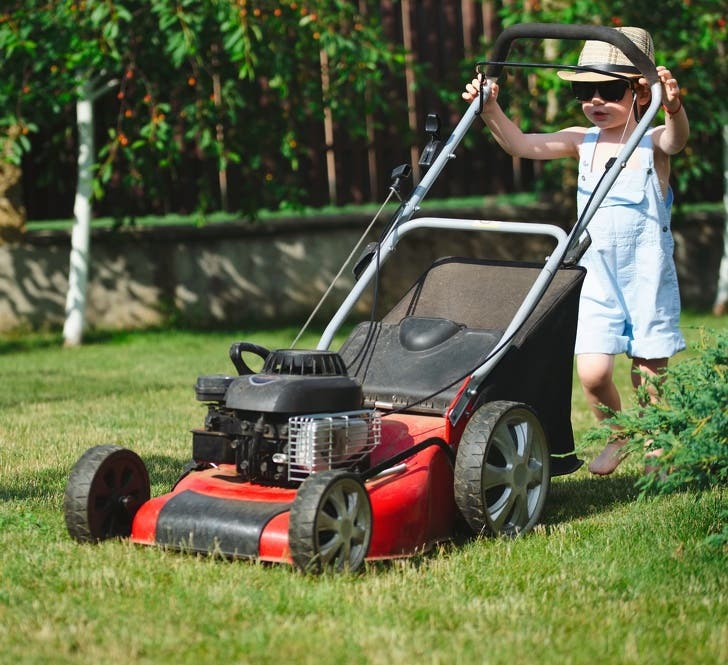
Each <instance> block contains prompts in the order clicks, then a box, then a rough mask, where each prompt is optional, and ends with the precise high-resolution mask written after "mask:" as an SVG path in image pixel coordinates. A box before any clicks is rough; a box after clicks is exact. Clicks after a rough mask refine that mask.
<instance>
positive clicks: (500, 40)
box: [486, 23, 659, 86]
mask: <svg viewBox="0 0 728 665" xmlns="http://www.w3.org/2000/svg"><path fill="white" fill-rule="evenodd" d="M516 39H573V40H587V39H589V40H595V41H601V42H607V43H608V44H611V45H612V46H616V47H617V48H618V49H619V50H620V51H622V53H624V55H625V56H627V58H629V60H630V61H631V62H632V64H633V65H634V66H635V67H637V69H639V70H640V72H642V75H643V76H644V77H645V78H646V79H647V82H648V83H649V84H650V86H652V85H653V84H654V83H658V82H659V76H658V74H657V68H656V67H655V63H653V62H652V60H650V59H649V58H648V57H647V56H646V55H645V54H644V53H643V52H642V51H641V50H640V49H639V48H638V47H637V45H636V44H635V43H634V42H633V41H632V40H631V39H630V38H629V37H627V35H625V34H624V33H622V32H620V31H619V30H615V29H614V28H607V27H605V26H603V25H561V24H553V23H520V24H518V25H512V26H510V27H508V28H506V29H505V30H504V31H503V32H502V33H501V34H500V35H498V37H497V38H496V40H495V43H494V44H493V54H492V57H491V60H493V61H495V62H493V63H492V64H491V65H490V66H489V68H488V70H487V71H486V76H487V77H489V78H498V76H500V73H501V71H502V69H503V62H502V61H504V60H506V58H507V57H508V53H509V51H510V50H511V44H512V43H513V41H514V40H516Z"/></svg>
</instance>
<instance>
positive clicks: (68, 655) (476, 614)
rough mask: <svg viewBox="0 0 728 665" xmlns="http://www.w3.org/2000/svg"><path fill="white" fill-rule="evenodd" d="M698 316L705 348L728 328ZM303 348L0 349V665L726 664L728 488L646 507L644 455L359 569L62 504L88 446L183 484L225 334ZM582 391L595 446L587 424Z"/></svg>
mask: <svg viewBox="0 0 728 665" xmlns="http://www.w3.org/2000/svg"><path fill="white" fill-rule="evenodd" d="M683 323H684V331H685V333H686V336H687V337H688V339H689V342H690V343H691V344H692V343H693V342H695V341H696V340H697V339H698V337H699V335H700V330H701V328H702V327H708V328H718V327H723V326H725V325H727V324H728V321H726V319H725V318H723V319H716V318H713V317H710V316H707V315H704V316H700V315H690V314H686V315H685V316H684V318H683ZM295 333H296V331H295V330H282V331H277V332H267V331H256V332H245V331H237V332H229V333H195V332H140V333H133V334H132V333H129V334H121V333H119V334H108V335H95V336H92V337H91V339H90V341H89V342H88V343H87V344H86V345H84V346H83V347H81V348H78V349H63V348H60V340H59V337H58V336H55V335H48V336H40V335H34V336H31V337H18V338H7V337H6V338H0V654H2V657H1V658H0V660H1V661H2V662H7V663H102V662H103V663H276V664H282V663H337V664H338V663H367V664H368V663H372V664H378V663H382V664H385V663H387V664H388V663H407V664H408V663H443V664H451V663H504V664H505V663H509V664H510V663H522V662H538V663H560V664H561V663H640V664H643V663H655V664H657V663H659V664H664V663H701V664H702V663H705V664H709V663H725V662H728V603H727V602H726V601H727V600H728V599H727V598H726V595H727V591H726V589H727V588H728V584H727V582H728V573H727V569H728V566H727V564H728V559H727V558H726V554H725V552H721V551H720V550H717V549H715V548H713V547H710V546H708V545H707V544H706V542H705V539H706V536H707V535H708V534H710V533H714V532H717V531H719V530H720V529H721V528H722V521H721V520H722V519H724V517H725V511H726V506H727V502H726V496H725V490H724V489H722V490H721V489H716V490H713V491H706V492H701V493H692V492H684V493H681V494H677V495H673V496H669V497H659V498H650V499H647V500H638V496H637V492H636V490H635V489H634V481H635V480H636V479H637V478H638V476H639V474H640V473H641V469H642V465H641V461H640V460H637V459H631V458H630V459H628V460H627V461H626V462H625V463H624V464H623V465H622V466H621V467H620V468H619V469H618V471H617V472H616V473H615V474H614V475H613V476H611V477H609V478H593V477H590V475H589V474H588V472H587V471H586V470H585V469H581V470H580V471H578V472H577V473H575V474H573V475H571V476H567V477H564V478H559V479H556V480H555V481H554V483H553V485H552V491H551V495H550V498H549V502H548V505H547V509H546V512H545V514H544V520H543V524H542V525H540V526H539V527H538V528H537V529H536V530H535V532H534V533H532V534H530V535H528V536H526V537H524V538H520V539H516V540H504V539H495V540H471V541H467V542H464V543H457V544H453V545H447V546H443V547H441V548H439V549H437V550H436V551H434V552H430V553H427V554H424V555H422V556H418V557H415V558H412V559H405V560H400V561H395V562H392V563H389V564H379V563H378V564H368V565H367V568H366V570H365V572H364V573H363V574H362V575H358V576H347V575H341V576H322V577H307V576H303V575H300V574H298V573H297V572H295V571H294V570H293V569H292V568H290V567H288V566H285V565H274V566H272V565H264V564H260V563H251V562H246V561H228V560H223V559H220V558H212V557H198V556H189V555H182V554H178V553H173V552H167V551H163V550H160V549H156V548H147V547H141V546H136V545H131V544H130V543H128V542H123V541H122V542H119V541H110V542H105V543H102V544H100V545H93V546H90V545H79V544H77V543H76V542H74V541H72V540H71V539H70V538H69V537H68V535H67V533H66V529H65V525H64V521H63V511H62V499H63V491H64V488H65V483H66V480H67V478H68V474H69V472H70V469H71V467H72V465H73V464H74V462H75V461H76V460H77V459H78V457H79V456H80V455H81V454H82V453H83V452H84V451H85V450H86V449H87V448H89V447H90V446H94V445H97V444H101V443H115V444H119V445H122V446H126V447H129V448H131V449H133V450H135V451H136V452H138V453H139V454H140V455H141V456H142V458H143V459H144V460H145V462H146V463H147V465H148V467H149V470H150V475H151V480H152V493H153V494H159V493H162V492H164V491H167V490H168V488H169V487H170V485H171V484H172V483H173V482H174V480H175V479H176V477H177V475H178V474H179V472H180V471H181V469H182V467H183V465H184V464H185V462H186V461H187V460H188V459H189V457H190V442H191V438H190V435H189V430H190V429H191V428H193V427H197V426H199V425H200V424H201V422H202V418H203V416H204V408H203V407H202V406H200V404H199V403H197V402H196V401H195V399H194V393H193V390H192V386H193V383H194V381H195V379H196V377H197V376H198V375H199V374H210V373H216V372H230V371H231V369H232V366H231V364H230V361H229V360H228V357H227V349H228V346H229V344H230V342H231V341H235V340H242V339H247V340H250V341H254V342H257V343H259V344H263V345H264V346H268V347H269V348H279V347H285V346H288V344H289V343H290V341H291V340H292V339H293V338H294V336H295ZM315 341H316V336H314V335H308V336H307V337H306V338H304V339H303V340H302V342H301V346H313V345H314V344H315ZM690 353H692V352H686V353H684V354H681V356H679V357H678V360H677V361H678V362H680V361H681V359H684V358H687V357H689V355H690ZM622 360H624V359H622ZM622 360H620V362H619V363H618V367H617V380H618V382H619V384H620V387H621V390H622V394H623V396H624V397H625V402H626V403H627V404H629V402H630V399H631V396H630V389H629V385H630V384H629V374H628V363H627V362H626V361H624V362H622ZM574 385H575V387H574V396H573V412H572V420H573V422H574V427H575V430H576V432H577V439H579V438H580V434H581V433H583V432H584V431H585V430H586V428H588V427H590V426H591V425H592V424H593V419H592V416H591V415H590V414H589V413H588V411H587V409H586V406H585V403H584V400H583V397H582V395H581V391H580V389H579V387H578V385H577V384H576V383H575V384H574ZM596 452H597V451H596V450H591V449H588V448H587V449H583V450H580V451H579V454H580V456H581V457H583V458H585V459H590V458H591V457H592V456H593V455H594V454H596Z"/></svg>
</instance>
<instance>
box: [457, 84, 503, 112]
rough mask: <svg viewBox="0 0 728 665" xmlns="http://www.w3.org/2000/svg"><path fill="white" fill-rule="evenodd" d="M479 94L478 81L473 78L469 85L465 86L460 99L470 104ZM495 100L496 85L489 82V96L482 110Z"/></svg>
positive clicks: (496, 96) (496, 95) (496, 97)
mask: <svg viewBox="0 0 728 665" xmlns="http://www.w3.org/2000/svg"><path fill="white" fill-rule="evenodd" d="M479 94H480V79H477V78H475V79H473V80H472V81H471V82H470V83H467V84H466V85H465V91H464V92H463V94H462V98H463V99H464V100H465V101H466V102H472V101H473V100H474V99H477V97H478V95H479ZM496 99H498V84H497V83H496V82H495V81H491V82H490V95H489V96H488V99H487V100H486V102H485V107H484V108H487V107H488V105H489V104H492V103H494V102H495V100H496ZM491 108H492V107H491Z"/></svg>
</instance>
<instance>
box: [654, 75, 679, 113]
mask: <svg viewBox="0 0 728 665" xmlns="http://www.w3.org/2000/svg"><path fill="white" fill-rule="evenodd" d="M657 75H658V76H659V77H660V81H661V82H662V103H663V104H664V105H665V108H666V109H667V111H668V113H676V112H677V111H679V110H680V103H681V102H680V86H679V85H678V84H677V79H676V78H675V77H674V76H673V75H672V73H671V72H670V70H669V69H667V67H662V66H659V67H658V68H657Z"/></svg>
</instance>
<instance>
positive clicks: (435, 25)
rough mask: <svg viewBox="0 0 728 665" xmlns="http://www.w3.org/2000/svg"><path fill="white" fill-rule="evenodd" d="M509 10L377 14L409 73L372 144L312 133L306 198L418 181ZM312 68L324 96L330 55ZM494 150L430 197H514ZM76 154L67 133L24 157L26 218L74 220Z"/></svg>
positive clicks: (373, 126)
mask: <svg viewBox="0 0 728 665" xmlns="http://www.w3.org/2000/svg"><path fill="white" fill-rule="evenodd" d="M359 2H360V5H361V7H362V10H364V9H366V7H367V6H368V7H371V3H370V2H366V0H359ZM502 4H503V2H495V1H493V0H485V1H482V2H481V1H478V0H381V2H380V3H379V10H378V11H379V12H380V13H379V17H380V20H381V24H382V29H383V30H384V34H385V36H386V38H387V39H388V40H389V41H390V42H391V43H393V44H399V45H403V46H404V47H405V48H406V49H407V50H408V52H409V53H410V54H411V55H410V57H409V59H408V60H407V62H406V63H405V65H404V66H403V71H402V72H399V73H397V75H395V76H394V77H393V78H392V80H391V81H390V82H388V86H387V95H388V98H389V99H390V100H391V105H389V108H390V109H391V110H388V111H387V113H386V114H383V113H380V114H379V115H377V116H376V117H367V118H366V127H367V136H366V137H365V138H361V139H360V138H356V137H353V136H352V134H351V133H350V132H349V131H348V128H347V127H344V126H337V125H335V124H334V122H333V120H332V118H331V116H330V115H329V114H327V115H326V116H325V117H324V118H323V119H322V120H321V122H320V123H318V124H315V125H313V126H312V127H311V128H310V129H309V131H308V135H307V136H306V137H305V140H306V145H307V146H309V154H308V157H307V158H306V160H307V161H305V162H304V164H303V167H302V168H301V169H300V171H299V174H298V175H297V177H300V184H301V187H302V188H303V189H304V190H305V191H306V192H307V197H308V200H307V201H306V203H307V204H309V205H312V206H322V205H328V204H336V205H343V204H348V203H363V202H379V201H381V200H382V197H383V196H384V195H385V194H386V191H387V188H388V185H389V182H390V178H389V174H390V172H391V170H392V169H393V168H394V167H396V166H398V165H399V164H402V163H408V164H410V165H412V167H413V170H414V172H413V181H414V182H416V181H417V180H418V178H419V175H420V174H419V172H418V167H417V162H418V159H419V155H420V151H421V149H422V148H423V147H424V146H425V145H426V143H427V140H428V137H427V135H426V133H425V131H424V123H425V120H426V117H427V114H428V113H431V112H434V113H437V114H438V115H439V116H440V117H441V119H442V123H443V129H442V133H443V135H447V133H448V132H449V130H451V129H452V127H453V126H454V125H455V123H456V122H457V121H458V120H459V119H460V117H461V115H462V113H463V112H464V111H465V102H462V100H461V99H460V98H459V93H460V91H461V90H462V89H463V86H464V84H465V82H466V80H467V79H468V77H469V76H471V75H472V74H473V72H474V65H475V62H477V61H478V60H481V59H483V58H484V57H485V56H487V53H486V52H484V47H483V44H484V43H491V41H492V39H493V37H494V35H496V34H498V33H499V31H500V27H499V25H498V19H497V16H496V8H497V7H500V6H501V5H502ZM311 66H312V67H316V68H320V69H321V73H322V87H323V88H324V89H325V86H326V78H327V71H328V68H329V67H331V66H334V65H332V63H328V62H327V60H326V58H325V56H324V55H322V57H321V60H320V62H316V63H311ZM444 91H446V92H447V93H449V98H448V99H447V100H446V101H443V92H444ZM114 103H115V102H114V100H113V99H112V98H111V97H109V98H105V99H104V100H102V101H101V102H100V103H99V106H100V107H101V108H99V110H98V111H97V115H98V116H99V122H98V123H97V125H98V126H97V131H98V132H99V137H98V142H99V144H101V143H102V142H103V141H105V140H106V137H105V134H104V133H105V131H106V128H105V124H107V123H106V121H107V120H109V118H114V117H115V114H116V113H118V109H116V108H115V107H114ZM105 107H108V108H105ZM476 122H478V123H480V121H476ZM49 124H52V125H53V126H49V127H47V128H45V130H44V131H45V132H46V133H47V134H46V135H45V136H44V135H43V134H41V135H40V136H38V137H36V140H35V142H36V144H37V145H38V146H39V147H40V146H43V143H44V141H45V142H48V134H51V133H54V134H57V133H59V132H63V131H65V128H67V125H68V118H58V119H57V120H52V121H51V123H49ZM476 136H477V135H476ZM488 145H489V144H486V142H485V138H476V139H474V140H473V141H471V142H470V143H469V144H468V145H467V146H465V147H464V149H463V150H462V151H460V152H459V157H461V158H459V159H456V160H454V161H453V163H452V164H451V165H449V166H448V169H447V172H446V174H445V175H444V177H443V178H441V179H440V180H439V182H438V183H436V184H435V186H434V187H433V189H432V191H431V194H430V196H431V197H458V196H473V195H479V194H485V193H499V192H504V191H511V190H512V188H513V168H512V166H513V162H512V161H511V159H510V158H509V157H508V156H507V155H504V154H503V153H502V151H500V150H498V149H496V148H492V146H490V150H488V149H487V146H488ZM473 146H475V148H474V149H471V148H473ZM74 151H75V146H74V144H73V139H72V137H70V136H69V139H68V146H67V152H66V151H63V152H62V154H55V153H54V154H50V155H49V154H48V151H46V152H45V153H43V152H42V151H41V156H40V157H38V156H34V155H31V156H30V158H29V159H26V160H25V162H24V164H23V170H24V185H23V188H24V199H25V205H26V208H27V213H28V219H48V218H59V217H61V218H62V217H70V216H71V214H72V206H73V188H74V173H75V152H74ZM275 158H276V156H272V157H271V159H272V160H275ZM231 168H232V167H231ZM198 171H199V166H194V165H193V166H191V167H189V175H188V176H184V174H183V175H182V176H181V180H180V182H179V183H178V185H177V188H176V194H175V196H177V198H176V199H175V204H176V205H177V206H178V209H177V210H174V211H173V212H185V211H193V210H195V209H196V207H197V205H198V191H197V189H196V187H195V178H197V177H199V173H198ZM185 178H187V180H185ZM228 180H229V187H230V188H231V189H233V190H234V188H235V174H234V172H232V171H231V173H230V178H229V179H228ZM127 196H128V195H127ZM223 198H224V197H223ZM127 203H128V201H127V199H124V198H123V197H122V198H121V199H120V201H117V203H116V204H115V203H114V200H113V195H110V196H107V198H106V199H104V200H102V201H100V202H98V203H97V205H96V207H97V209H96V212H97V214H101V215H109V214H114V207H115V206H116V208H117V209H119V208H120V209H123V208H125V207H127ZM233 208H235V205H234V204H233Z"/></svg>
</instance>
